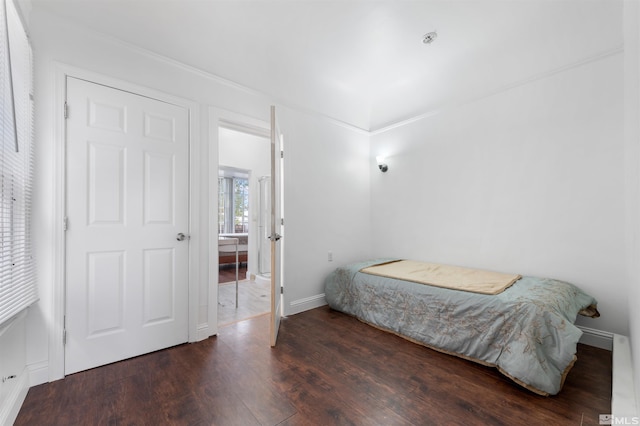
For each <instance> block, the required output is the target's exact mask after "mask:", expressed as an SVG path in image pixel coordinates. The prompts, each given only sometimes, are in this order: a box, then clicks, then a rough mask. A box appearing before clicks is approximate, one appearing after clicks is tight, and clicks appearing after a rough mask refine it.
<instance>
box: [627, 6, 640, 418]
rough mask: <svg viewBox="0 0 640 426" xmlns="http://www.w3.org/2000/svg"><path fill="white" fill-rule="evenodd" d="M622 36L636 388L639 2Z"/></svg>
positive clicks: (639, 383) (639, 353)
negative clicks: (623, 47) (623, 46)
mask: <svg viewBox="0 0 640 426" xmlns="http://www.w3.org/2000/svg"><path fill="white" fill-rule="evenodd" d="M624 37H625V38H624V45H625V49H624V89H625V90H624V94H625V97H624V101H625V115H624V121H625V126H624V130H625V200H626V209H625V212H626V217H625V219H626V220H625V235H626V239H625V242H626V249H627V256H626V263H627V265H626V266H627V268H626V273H627V299H628V306H629V336H630V341H631V346H632V354H633V360H634V361H635V362H634V376H635V377H634V380H635V383H636V386H635V388H636V389H640V311H639V310H638V302H639V301H640V240H639V238H640V182H639V179H640V5H639V4H638V2H637V1H635V0H627V1H625V3H624ZM627 396H628V395H624V396H623V397H627ZM636 407H640V401H636ZM636 410H637V408H636ZM636 413H637V411H636ZM636 413H629V414H633V415H635V414H636Z"/></svg>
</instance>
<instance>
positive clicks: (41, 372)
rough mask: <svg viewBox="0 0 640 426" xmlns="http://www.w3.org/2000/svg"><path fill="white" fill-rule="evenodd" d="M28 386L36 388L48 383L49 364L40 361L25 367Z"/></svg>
mask: <svg viewBox="0 0 640 426" xmlns="http://www.w3.org/2000/svg"><path fill="white" fill-rule="evenodd" d="M27 370H28V371H29V386H38V385H41V384H43V383H48V382H49V362H48V361H42V362H36V363H34V364H29V365H27Z"/></svg>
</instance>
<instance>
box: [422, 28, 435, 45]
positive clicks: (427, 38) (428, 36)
mask: <svg viewBox="0 0 640 426" xmlns="http://www.w3.org/2000/svg"><path fill="white" fill-rule="evenodd" d="M437 38H438V33H437V32H435V31H431V32H430V33H426V34H425V35H424V36H423V37H422V42H423V43H424V44H431V43H433V42H434V40H435V39H437Z"/></svg>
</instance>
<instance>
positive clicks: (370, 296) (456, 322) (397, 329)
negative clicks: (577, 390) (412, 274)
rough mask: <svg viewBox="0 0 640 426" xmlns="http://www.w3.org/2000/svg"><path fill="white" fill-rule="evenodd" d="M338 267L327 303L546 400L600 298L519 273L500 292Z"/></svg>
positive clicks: (368, 264) (572, 358) (374, 263)
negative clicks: (581, 318) (581, 320)
mask: <svg viewBox="0 0 640 426" xmlns="http://www.w3.org/2000/svg"><path fill="white" fill-rule="evenodd" d="M399 260H400V259H376V260H368V261H363V262H358V263H353V264H349V265H346V266H343V267H339V268H337V269H336V270H335V271H334V272H332V273H331V274H330V275H329V276H328V277H327V278H326V280H325V297H326V299H327V302H328V304H329V306H330V307H331V308H332V309H335V310H337V311H341V312H344V313H346V314H349V315H353V316H355V317H356V318H358V319H360V320H361V321H363V322H365V323H368V324H370V325H373V326H375V327H378V328H380V329H383V330H385V331H389V332H392V333H395V334H397V335H399V336H401V337H404V338H406V339H408V340H411V341H414V342H416V343H419V344H422V345H424V346H427V347H429V348H432V349H436V350H438V351H441V352H445V353H448V354H452V355H456V356H459V357H462V358H465V359H469V360H472V361H475V362H478V363H481V364H484V365H488V366H492V367H495V368H497V369H498V370H499V371H500V372H501V373H502V374H504V375H506V376H507V377H509V378H511V379H512V380H513V381H515V382H516V383H518V384H520V385H522V386H524V387H525V388H527V389H529V390H531V391H533V392H535V393H537V394H540V395H545V396H547V395H555V394H557V393H558V392H559V391H560V389H561V388H562V384H563V383H564V380H565V378H566V376H567V374H568V372H569V370H570V369H571V367H572V366H573V364H574V362H575V361H576V359H577V357H576V345H577V343H578V340H579V339H580V336H581V335H582V331H581V330H580V329H579V328H578V327H576V326H575V325H574V322H575V320H576V317H577V315H578V314H581V315H585V316H589V317H598V316H599V315H600V314H599V313H598V310H597V308H596V306H597V302H596V300H595V299H594V298H593V297H591V296H589V295H587V294H585V293H584V292H582V291H581V290H580V289H578V288H577V287H576V286H574V285H573V284H570V283H567V282H563V281H558V280H554V279H548V278H536V277H528V276H524V277H520V276H517V278H516V279H514V280H513V282H512V283H510V284H509V285H507V286H505V288H504V289H503V290H501V291H499V292H498V293H497V294H482V293H478V292H474V291H466V290H453V289H451V288H447V287H439V286H437V285H424V284H420V283H417V282H413V281H407V280H404V279H397V278H390V277H387V276H381V275H372V274H371V273H366V272H362V270H363V269H366V268H369V267H375V266H379V265H380V266H382V265H387V264H390V263H393V262H396V261H399Z"/></svg>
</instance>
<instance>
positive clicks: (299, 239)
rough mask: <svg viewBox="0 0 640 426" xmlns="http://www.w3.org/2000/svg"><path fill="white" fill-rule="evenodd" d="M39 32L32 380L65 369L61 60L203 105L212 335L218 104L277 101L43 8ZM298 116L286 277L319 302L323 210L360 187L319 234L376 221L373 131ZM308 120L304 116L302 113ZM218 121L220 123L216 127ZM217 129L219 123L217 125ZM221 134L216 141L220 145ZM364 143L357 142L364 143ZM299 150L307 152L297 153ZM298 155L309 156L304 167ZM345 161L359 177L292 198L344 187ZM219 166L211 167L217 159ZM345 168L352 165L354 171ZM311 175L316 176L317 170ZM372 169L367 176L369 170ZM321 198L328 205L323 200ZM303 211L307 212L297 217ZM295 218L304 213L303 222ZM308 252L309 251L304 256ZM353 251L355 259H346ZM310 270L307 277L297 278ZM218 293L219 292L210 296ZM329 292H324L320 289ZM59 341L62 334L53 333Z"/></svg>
mask: <svg viewBox="0 0 640 426" xmlns="http://www.w3.org/2000/svg"><path fill="white" fill-rule="evenodd" d="M29 22H30V30H31V38H32V42H33V45H34V50H35V63H36V76H35V79H36V162H37V164H36V176H35V178H36V188H35V194H34V198H35V201H34V235H35V237H34V238H35V251H36V258H37V264H38V276H39V288H40V297H41V300H40V303H39V304H38V305H37V306H36V307H35V309H34V310H33V312H31V313H30V314H29V316H28V318H27V327H28V332H27V335H28V336H27V362H28V363H29V366H30V367H31V368H32V380H31V383H32V384H38V383H42V382H45V381H47V380H55V379H58V378H60V377H61V376H62V371H61V368H60V365H61V363H60V360H56V359H53V357H54V355H55V353H56V350H55V348H56V346H60V343H59V342H57V339H53V340H52V341H49V336H50V335H51V334H50V333H51V330H55V329H57V330H60V329H61V321H58V320H57V319H56V318H55V317H54V309H53V306H54V305H55V304H56V303H57V302H56V300H58V301H59V300H60V299H61V293H60V292H58V291H54V290H55V288H56V279H58V280H59V276H60V270H59V269H58V268H57V267H58V266H59V265H57V264H56V259H59V258H60V256H59V255H56V249H57V247H59V237H60V236H61V235H62V234H61V232H60V229H61V228H60V227H61V223H54V217H55V216H54V215H53V214H52V212H54V213H55V212H56V210H57V209H58V208H59V206H60V205H61V198H60V194H61V188H60V185H59V174H58V172H59V168H58V166H59V164H60V162H61V160H60V158H61V157H60V153H61V149H60V146H61V145H60V139H61V137H60V135H59V134H57V133H56V132H59V130H60V128H61V122H62V118H61V116H60V112H61V111H62V110H61V105H62V100H63V94H64V91H63V90H61V88H60V87H59V86H58V78H59V76H57V75H56V72H57V70H59V69H60V67H59V65H58V64H64V69H70V67H74V68H78V69H81V70H86V71H89V72H93V73H98V74H100V75H104V76H106V77H108V78H110V79H117V80H121V81H124V82H126V83H130V84H134V85H138V86H142V87H145V88H150V89H154V90H157V91H161V92H164V93H167V94H169V95H172V96H176V97H179V98H181V99H185V100H187V101H191V102H194V103H195V105H196V107H197V109H198V111H197V112H196V115H195V116H193V117H192V119H193V120H195V121H196V131H195V134H194V135H193V137H194V139H195V141H196V146H195V148H196V149H197V151H198V152H197V153H196V156H195V158H196V159H197V161H196V162H195V163H193V164H192V167H195V168H197V169H199V179H196V181H195V182H193V184H194V185H197V186H198V187H199V193H198V194H197V197H196V198H197V199H196V206H197V208H196V212H195V213H194V214H195V215H196V221H195V222H196V223H194V224H193V225H195V226H196V228H197V230H198V232H197V233H192V235H191V247H192V249H193V250H196V249H197V251H199V255H198V257H197V258H195V259H194V260H193V262H194V264H193V267H192V270H195V271H196V272H195V273H194V274H193V275H192V277H191V278H192V279H194V280H196V281H197V283H198V284H197V288H199V292H198V294H197V296H196V297H197V299H198V300H197V303H198V305H199V307H200V308H199V312H197V313H195V315H196V317H197V322H198V333H206V335H209V334H212V333H215V332H216V331H217V325H216V324H215V312H216V303H210V301H211V299H210V296H211V295H212V294H215V293H214V291H211V292H210V290H215V289H214V288H213V286H214V285H215V280H213V279H212V280H209V272H210V271H209V269H210V261H209V259H212V258H215V256H216V252H215V250H217V243H216V244H215V245H214V247H213V248H212V250H211V251H210V249H209V244H210V241H211V235H213V233H216V232H217V230H216V229H215V228H212V227H210V226H209V221H210V216H209V211H210V208H211V209H212V210H213V211H217V209H216V205H215V203H217V198H215V200H214V204H213V205H210V200H209V197H210V194H212V193H215V188H212V187H210V186H209V184H210V182H216V181H217V180H216V179H213V180H212V179H210V174H213V176H217V164H218V153H217V151H218V147H217V136H213V135H212V134H210V132H209V116H208V114H209V107H210V106H212V107H216V108H220V109H224V110H225V111H234V112H236V113H239V114H241V115H243V116H247V117H253V118H255V119H258V120H263V121H265V122H268V119H269V105H270V104H271V103H272V101H271V100H270V99H268V98H267V97H265V96H263V95H261V94H260V93H256V92H254V91H251V90H249V89H246V88H243V87H241V86H238V85H235V84H232V83H226V82H224V81H221V80H220V79H218V78H215V77H213V76H211V75H208V74H205V73H202V72H200V71H198V70H195V69H192V68H189V67H187V66H184V65H182V64H178V63H175V62H173V61H171V60H167V59H164V58H160V57H157V56H156V55H153V54H151V53H149V52H146V51H142V50H139V49H137V48H134V47H131V46H128V45H125V44H123V43H121V42H118V41H116V40H112V39H109V38H105V37H102V36H99V35H97V34H95V33H93V32H92V31H91V30H88V29H84V28H80V27H78V26H76V25H74V24H71V23H69V22H66V21H63V20H60V19H58V18H57V17H55V16H52V15H50V14H48V13H46V12H43V11H42V10H40V9H39V8H37V7H35V8H33V10H32V13H31V15H30V17H29ZM289 112H290V114H289V117H292V118H290V119H289V120H287V122H286V123H283V126H282V127H283V131H284V132H285V135H286V134H288V133H289V129H291V132H290V133H291V136H292V137H291V143H292V146H295V150H292V151H293V152H295V154H294V155H292V156H291V157H290V159H288V160H287V163H288V164H289V165H290V166H291V167H288V170H287V176H286V179H287V181H286V184H285V193H286V194H287V197H288V199H287V211H288V212H291V213H292V214H291V218H292V221H291V222H292V223H291V227H290V230H291V232H290V235H291V239H290V240H289V241H287V243H286V244H287V245H286V247H287V250H288V253H290V257H291V260H290V261H289V259H287V262H288V263H290V265H288V266H287V269H286V271H287V274H288V275H289V277H291V278H292V279H291V280H289V281H288V282H287V284H286V285H287V287H288V288H289V289H290V290H291V295H292V296H293V297H294V299H293V300H299V299H304V300H306V299H312V300H316V299H317V298H318V297H319V293H322V289H321V284H320V283H321V282H322V279H323V276H321V275H322V274H323V273H324V271H325V270H326V269H327V268H326V266H327V262H326V258H325V257H324V256H323V257H320V258H319V257H317V256H314V255H312V254H311V253H310V251H312V250H309V248H308V247H309V246H313V245H314V244H315V243H316V237H317V234H318V226H319V224H318V223H316V222H317V221H320V222H322V224H324V223H325V222H327V221H326V220H325V219H324V217H323V216H322V215H323V213H324V212H325V211H327V210H330V209H329V207H328V206H334V205H344V200H345V199H347V200H350V199H351V197H352V195H351V191H353V190H354V189H357V191H358V192H359V193H361V194H363V198H361V199H358V200H357V201H350V204H349V205H351V206H355V210H356V211H357V212H359V214H358V215H357V216H354V215H352V214H349V213H347V214H345V215H343V216H342V217H341V220H342V224H343V225H342V226H340V227H337V228H336V227H328V226H322V228H323V230H322V232H323V235H322V237H321V238H320V239H319V240H318V241H321V242H322V243H323V245H324V246H326V245H327V244H326V241H331V242H334V241H338V242H340V241H342V240H345V239H347V238H348V237H347V236H345V233H346V232H347V231H349V230H353V229H355V230H356V234H355V235H356V236H357V237H358V239H360V240H362V238H361V237H362V236H363V234H366V232H364V231H363V229H365V228H367V229H368V225H367V224H366V223H363V216H364V217H365V219H364V220H368V217H367V213H366V212H367V211H368V183H367V182H368V176H367V174H366V171H365V170H366V169H365V167H366V165H367V163H368V145H367V137H366V136H364V135H362V134H360V133H357V132H355V131H354V130H350V129H347V128H337V127H336V126H335V125H334V124H332V123H329V122H328V121H326V120H323V119H316V118H310V117H307V116H304V115H302V114H298V113H296V112H295V111H289ZM298 119H300V120H301V123H297V122H296V120H298ZM212 127H213V126H212ZM211 131H212V132H217V129H212V130H211ZM211 141H213V142H211ZM358 144H359V146H356V145H358ZM296 157H298V158H296ZM332 157H336V158H338V160H337V162H335V163H334V164H335V165H334V166H332V167H328V168H317V167H316V166H315V159H316V158H320V159H325V158H332ZM298 162H300V163H299V164H298ZM345 163H349V164H351V163H354V164H356V165H357V166H356V169H355V170H351V171H353V172H354V173H357V174H358V175H360V177H359V178H358V183H357V184H355V183H354V184H349V185H342V184H338V185H334V186H333V188H331V191H327V192H326V193H323V194H321V195H319V196H318V197H317V199H313V198H309V197H307V196H290V197H289V195H290V194H291V193H297V192H299V191H300V190H301V189H302V188H300V185H301V184H302V185H303V189H304V191H305V192H306V191H307V190H308V189H309V188H310V189H313V188H314V187H316V186H318V185H319V184H323V183H324V182H327V183H330V184H335V183H340V182H336V178H335V177H334V176H333V173H334V172H335V171H336V169H338V170H340V171H344V169H345V168H346V167H345ZM210 165H211V166H210ZM349 170H350V169H349V168H346V171H349ZM310 173H311V174H310ZM363 175H364V177H363ZM319 203H321V205H318V204H319ZM297 216H299V219H298V218H295V217H297ZM294 218H295V219H294ZM355 246H357V247H368V246H367V245H366V243H365V242H364V241H361V242H358V243H356V244H353V243H350V244H349V245H348V246H347V244H342V245H340V244H338V243H335V245H333V246H332V247H336V248H335V250H336V251H338V250H340V249H341V248H343V249H344V250H348V249H352V248H353V247H355ZM299 253H301V254H302V255H301V256H298V254H299ZM344 257H346V256H344ZM299 277H303V278H304V279H296V278H299ZM211 297H213V296H211ZM320 297H321V295H320ZM52 336H53V337H54V338H55V337H56V336H55V333H54V334H53V335H52Z"/></svg>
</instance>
